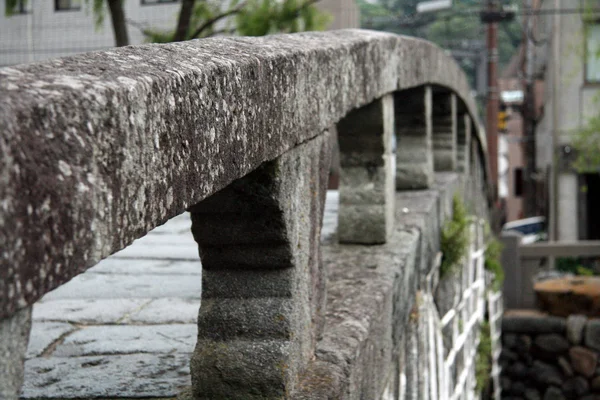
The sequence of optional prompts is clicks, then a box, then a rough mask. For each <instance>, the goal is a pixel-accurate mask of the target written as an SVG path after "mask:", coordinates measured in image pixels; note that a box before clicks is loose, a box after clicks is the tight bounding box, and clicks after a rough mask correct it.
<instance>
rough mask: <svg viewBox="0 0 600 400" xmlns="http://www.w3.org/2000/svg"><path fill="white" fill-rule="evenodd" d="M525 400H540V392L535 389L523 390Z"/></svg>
mask: <svg viewBox="0 0 600 400" xmlns="http://www.w3.org/2000/svg"><path fill="white" fill-rule="evenodd" d="M523 398H524V399H525V400H541V399H542V396H541V395H540V392H539V391H538V390H537V389H535V388H527V389H525V394H524V395H523Z"/></svg>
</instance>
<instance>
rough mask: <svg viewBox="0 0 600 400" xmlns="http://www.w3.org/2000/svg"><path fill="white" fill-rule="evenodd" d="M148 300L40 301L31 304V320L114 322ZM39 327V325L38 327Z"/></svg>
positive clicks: (79, 322)
mask: <svg viewBox="0 0 600 400" xmlns="http://www.w3.org/2000/svg"><path fill="white" fill-rule="evenodd" d="M149 302H151V300H150V299H89V298H88V299H67V300H47V301H40V302H37V303H36V304H35V305H34V306H33V320H34V321H63V322H71V323H77V324H116V323H119V322H120V321H122V320H123V319H124V318H125V317H127V316H128V315H129V314H130V313H133V312H135V311H136V310H138V309H140V308H141V307H142V306H143V305H145V304H147V303H149ZM41 328H42V327H41V326H40V327H39V329H41ZM34 329H38V328H37V327H34Z"/></svg>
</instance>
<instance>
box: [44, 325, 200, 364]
mask: <svg viewBox="0 0 600 400" xmlns="http://www.w3.org/2000/svg"><path fill="white" fill-rule="evenodd" d="M197 332H198V329H197V326H196V325H192V324H175V325H150V326H143V325H133V326H131V325H129V326H127V325H124V326H120V325H114V326H111V325H107V326H98V327H95V326H92V327H87V328H85V329H81V330H78V331H76V332H74V333H71V334H70V335H68V336H67V337H66V338H65V340H64V341H63V342H62V343H61V344H59V345H58V346H57V347H56V349H55V350H54V353H53V354H54V355H55V356H57V357H80V356H92V355H111V354H113V355H114V354H132V353H150V354H160V353H166V354H169V353H191V352H192V350H193V349H194V344H195V342H196V336H197ZM165 339H167V340H165Z"/></svg>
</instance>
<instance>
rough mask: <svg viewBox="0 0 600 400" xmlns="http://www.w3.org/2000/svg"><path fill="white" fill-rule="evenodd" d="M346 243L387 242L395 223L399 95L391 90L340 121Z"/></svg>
mask: <svg viewBox="0 0 600 400" xmlns="http://www.w3.org/2000/svg"><path fill="white" fill-rule="evenodd" d="M337 130H338V140H339V144H340V165H341V171H340V189H339V191H340V206H339V214H338V237H339V241H340V242H341V243H360V244H377V243H385V242H386V240H387V238H388V236H389V235H390V234H391V232H392V228H393V222H394V192H395V191H394V171H393V163H394V160H393V158H392V157H393V153H392V136H393V134H394V99H393V97H392V96H391V95H386V96H384V97H382V98H381V99H378V100H375V101H374V102H372V103H371V104H369V105H367V106H364V107H362V108H359V109H357V110H354V111H352V112H350V113H349V114H348V115H347V116H346V117H344V118H343V119H342V120H341V121H340V122H339V123H338V125H337Z"/></svg>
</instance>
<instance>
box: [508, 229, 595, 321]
mask: <svg viewBox="0 0 600 400" xmlns="http://www.w3.org/2000/svg"><path fill="white" fill-rule="evenodd" d="M501 239H502V243H503V245H504V248H503V250H502V266H503V268H504V271H505V274H506V277H507V279H506V281H505V285H504V288H503V292H504V299H505V304H506V307H507V308H511V309H524V308H537V307H538V305H539V304H537V303H538V302H537V299H536V293H535V290H534V284H535V280H536V275H538V274H539V273H540V272H543V271H547V272H548V271H552V269H551V267H550V265H551V261H550V258H551V257H552V258H558V257H584V258H585V257H590V258H591V257H600V241H597V240H580V241H576V242H539V243H531V244H522V243H521V239H522V235H521V234H520V233H518V232H510V231H509V232H503V233H502V235H501ZM563 300H566V297H565V298H564V299H563ZM571 300H572V299H569V301H571ZM579 312H583V310H580V311H579Z"/></svg>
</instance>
